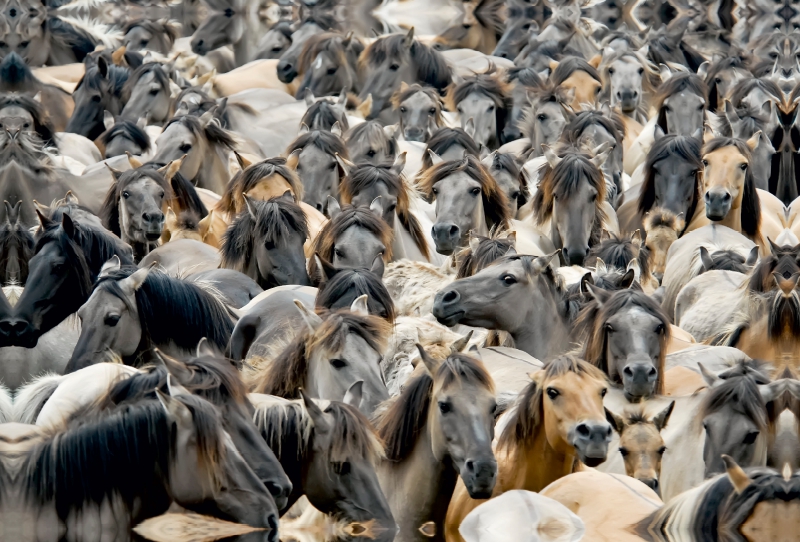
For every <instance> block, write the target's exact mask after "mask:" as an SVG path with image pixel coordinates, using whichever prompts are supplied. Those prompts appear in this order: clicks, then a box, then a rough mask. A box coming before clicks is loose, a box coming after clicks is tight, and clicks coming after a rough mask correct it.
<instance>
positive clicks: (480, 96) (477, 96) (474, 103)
mask: <svg viewBox="0 0 800 542" xmlns="http://www.w3.org/2000/svg"><path fill="white" fill-rule="evenodd" d="M484 104H494V100H493V99H492V98H490V97H489V96H487V95H486V94H485V93H483V92H478V91H474V92H470V93H469V94H467V95H466V96H465V97H464V99H463V100H461V101H460V102H459V105H460V106H462V107H463V106H466V107H480V106H482V105H484Z"/></svg>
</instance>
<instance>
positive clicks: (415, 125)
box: [353, 81, 445, 160]
mask: <svg viewBox="0 0 800 542" xmlns="http://www.w3.org/2000/svg"><path fill="white" fill-rule="evenodd" d="M391 103H392V109H393V110H394V111H397V114H398V115H399V119H400V133H401V134H403V138H404V139H405V140H406V141H419V142H420V143H427V142H428V140H429V139H430V138H431V135H433V133H434V132H435V131H436V130H437V129H439V128H441V127H443V126H444V125H445V120H444V117H443V116H442V105H443V104H442V98H441V96H439V93H438V92H437V91H436V89H434V88H432V87H424V86H421V85H419V84H417V83H414V84H413V85H408V84H406V82H405V81H403V82H401V83H400V87H399V88H398V89H397V92H395V93H394V94H393V95H392V100H391ZM353 159H354V160H355V158H353Z"/></svg>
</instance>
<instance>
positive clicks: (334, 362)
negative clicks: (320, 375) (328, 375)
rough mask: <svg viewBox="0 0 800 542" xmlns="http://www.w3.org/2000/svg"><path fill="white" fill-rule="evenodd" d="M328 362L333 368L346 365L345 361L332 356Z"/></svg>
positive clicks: (340, 367)
mask: <svg viewBox="0 0 800 542" xmlns="http://www.w3.org/2000/svg"><path fill="white" fill-rule="evenodd" d="M330 363H331V365H333V368H334V369H343V368H345V367H347V362H346V361H344V360H343V359H339V358H333V359H332V360H331V361H330Z"/></svg>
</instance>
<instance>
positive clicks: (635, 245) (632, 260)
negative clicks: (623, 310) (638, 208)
mask: <svg viewBox="0 0 800 542" xmlns="http://www.w3.org/2000/svg"><path fill="white" fill-rule="evenodd" d="M600 237H601V239H600V242H599V243H598V244H596V245H595V246H593V247H592V248H591V249H590V250H589V254H587V255H586V265H587V266H589V267H592V266H596V265H597V264H598V260H600V262H602V263H603V264H604V265H606V266H608V267H613V268H616V269H619V270H623V271H627V270H628V269H630V268H631V266H633V267H634V269H635V271H636V275H635V276H636V280H637V282H639V284H642V285H646V286H648V287H649V286H651V281H652V279H653V278H654V277H653V276H652V275H651V274H650V259H651V258H650V249H648V248H647V246H646V245H645V244H644V242H643V241H642V235H641V232H634V233H633V234H631V235H622V236H620V235H617V234H615V233H611V232H608V231H605V230H604V231H603V233H602V234H601V236H600ZM664 256H665V257H666V254H665V255H664Z"/></svg>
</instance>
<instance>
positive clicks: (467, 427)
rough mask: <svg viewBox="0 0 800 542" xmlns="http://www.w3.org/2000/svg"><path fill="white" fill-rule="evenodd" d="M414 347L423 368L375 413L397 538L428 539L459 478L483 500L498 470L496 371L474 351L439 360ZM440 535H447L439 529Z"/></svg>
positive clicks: (381, 474) (381, 473)
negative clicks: (428, 530) (493, 373)
mask: <svg viewBox="0 0 800 542" xmlns="http://www.w3.org/2000/svg"><path fill="white" fill-rule="evenodd" d="M417 349H418V350H419V353H420V356H421V360H422V364H423V367H424V369H425V370H424V371H423V370H422V369H423V367H420V369H419V370H418V371H416V373H417V374H416V375H415V376H413V377H412V378H411V379H410V380H409V381H408V382H406V385H405V388H404V389H403V391H402V392H401V394H400V395H399V396H397V397H396V398H394V399H392V400H390V402H388V403H387V404H386V405H385V406H384V408H383V409H382V411H381V413H380V414H378V415H377V416H376V418H375V425H376V429H377V433H378V436H379V437H380V438H381V439H382V441H383V442H384V445H385V449H386V460H385V461H384V462H383V463H382V464H381V465H380V466H379V468H378V477H379V479H380V482H381V487H382V488H383V491H384V494H386V495H387V498H388V500H389V505H390V507H391V509H392V514H393V515H394V518H395V521H397V524H398V527H399V532H398V535H397V536H398V538H397V539H398V540H404V541H410V540H418V541H421V540H425V539H426V535H425V534H424V533H423V532H420V526H423V527H424V526H425V525H426V524H428V523H429V522H433V524H434V525H436V526H437V527H438V526H443V525H444V519H445V515H446V513H447V505H448V503H449V499H448V498H447V497H449V496H450V495H451V494H452V492H453V489H455V487H456V481H457V480H458V479H459V478H460V479H461V480H462V481H463V486H462V488H466V492H468V493H469V495H470V497H472V498H476V499H484V498H488V497H489V496H490V495H491V494H492V490H493V489H494V487H495V480H496V476H497V462H496V460H495V458H494V453H493V451H492V439H493V438H494V422H495V420H494V418H495V412H496V410H497V402H496V400H495V389H494V382H493V380H492V377H491V375H489V373H488V372H487V370H486V368H485V367H484V365H483V363H482V362H481V361H480V360H479V359H476V358H474V357H472V356H470V355H465V354H461V353H454V354H450V355H449V356H448V357H447V359H445V360H436V359H434V358H432V357H431V356H430V355H429V354H428V353H427V352H426V351H425V350H424V349H423V348H422V346H421V345H420V344H417ZM412 495H413V498H411V496H412ZM443 496H444V498H442V497H443ZM436 536H437V539H438V540H442V539H443V533H441V532H439V533H436Z"/></svg>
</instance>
